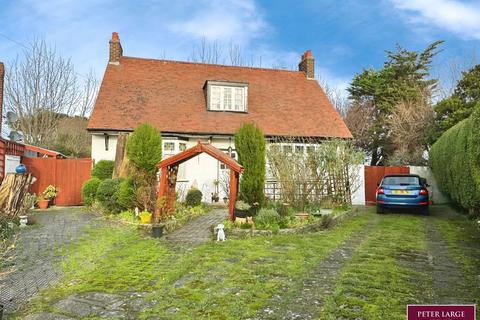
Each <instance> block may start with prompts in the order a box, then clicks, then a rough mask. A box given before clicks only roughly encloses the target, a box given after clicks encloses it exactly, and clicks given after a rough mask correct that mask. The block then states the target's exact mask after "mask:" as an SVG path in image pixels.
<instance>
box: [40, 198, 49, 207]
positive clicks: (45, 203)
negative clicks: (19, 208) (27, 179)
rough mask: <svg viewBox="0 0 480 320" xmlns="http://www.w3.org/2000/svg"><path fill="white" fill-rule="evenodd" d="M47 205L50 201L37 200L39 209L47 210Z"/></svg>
mask: <svg viewBox="0 0 480 320" xmlns="http://www.w3.org/2000/svg"><path fill="white" fill-rule="evenodd" d="M49 203H50V200H47V199H43V200H38V207H39V208H40V209H47V208H48V204H49Z"/></svg>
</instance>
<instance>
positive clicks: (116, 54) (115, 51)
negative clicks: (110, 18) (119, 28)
mask: <svg viewBox="0 0 480 320" xmlns="http://www.w3.org/2000/svg"><path fill="white" fill-rule="evenodd" d="M122 56H123V49H122V44H121V43H120V38H119V36H118V32H112V39H111V40H110V56H109V59H108V63H109V64H120V58H121V57H122Z"/></svg>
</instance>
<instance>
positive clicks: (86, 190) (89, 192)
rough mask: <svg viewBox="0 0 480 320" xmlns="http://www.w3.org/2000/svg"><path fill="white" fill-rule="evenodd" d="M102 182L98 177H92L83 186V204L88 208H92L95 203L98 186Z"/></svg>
mask: <svg viewBox="0 0 480 320" xmlns="http://www.w3.org/2000/svg"><path fill="white" fill-rule="evenodd" d="M101 182H102V180H100V179H99V178H97V177H92V178H90V179H88V180H87V181H85V183H84V184H83V186H82V197H83V202H84V203H85V205H86V206H91V205H92V203H93V201H94V200H95V196H96V194H97V189H98V186H99V185H100V183H101Z"/></svg>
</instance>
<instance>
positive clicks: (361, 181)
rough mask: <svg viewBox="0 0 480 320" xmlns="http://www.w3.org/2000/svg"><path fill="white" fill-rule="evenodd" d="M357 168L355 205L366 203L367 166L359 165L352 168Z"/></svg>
mask: <svg viewBox="0 0 480 320" xmlns="http://www.w3.org/2000/svg"><path fill="white" fill-rule="evenodd" d="M352 169H353V170H356V173H355V176H356V177H357V179H356V180H357V181H356V182H355V186H353V189H354V190H353V192H352V204H353V205H362V206H363V205H365V166H363V165H358V166H355V167H354V168H352Z"/></svg>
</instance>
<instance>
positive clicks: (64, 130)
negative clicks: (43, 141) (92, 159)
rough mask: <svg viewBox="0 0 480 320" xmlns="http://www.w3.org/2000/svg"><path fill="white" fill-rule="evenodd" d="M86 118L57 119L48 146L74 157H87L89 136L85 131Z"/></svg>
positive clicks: (88, 154)
mask: <svg viewBox="0 0 480 320" xmlns="http://www.w3.org/2000/svg"><path fill="white" fill-rule="evenodd" d="M87 124H88V119H87V118H83V117H78V116H76V117H62V118H60V119H59V120H58V121H57V125H56V127H55V132H54V133H53V134H52V136H51V142H49V147H50V148H52V149H54V150H57V151H60V152H62V153H64V154H65V155H67V156H71V157H74V158H81V157H88V156H90V153H91V136H90V134H89V133H88V132H87Z"/></svg>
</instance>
